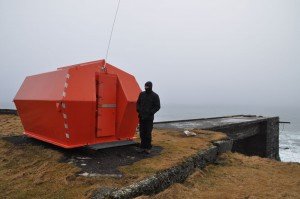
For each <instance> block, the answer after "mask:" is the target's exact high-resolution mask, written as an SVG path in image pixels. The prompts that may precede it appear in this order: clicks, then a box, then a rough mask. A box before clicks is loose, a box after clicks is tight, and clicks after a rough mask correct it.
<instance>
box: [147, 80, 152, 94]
mask: <svg viewBox="0 0 300 199" xmlns="http://www.w3.org/2000/svg"><path fill="white" fill-rule="evenodd" d="M145 86H147V87H148V88H147V89H145V90H146V92H151V91H152V87H153V84H152V82H150V81H148V82H146V83H145Z"/></svg>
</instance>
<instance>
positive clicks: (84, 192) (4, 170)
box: [0, 115, 226, 198]
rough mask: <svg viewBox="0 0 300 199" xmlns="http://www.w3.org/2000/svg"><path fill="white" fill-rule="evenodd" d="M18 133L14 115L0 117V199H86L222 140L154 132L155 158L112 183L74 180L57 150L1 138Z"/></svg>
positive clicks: (206, 135)
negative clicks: (159, 152) (103, 189)
mask: <svg viewBox="0 0 300 199" xmlns="http://www.w3.org/2000/svg"><path fill="white" fill-rule="evenodd" d="M22 132H23V128H22V125H21V122H20V118H19V117H18V116H15V115H0V198H87V197H89V195H90V194H91V192H92V191H93V190H95V189H97V188H100V187H122V186H126V185H129V184H130V183H133V182H136V181H138V180H141V179H143V178H145V177H147V176H150V175H152V174H155V173H156V172H158V171H160V170H164V169H167V168H169V167H171V166H173V165H176V164H178V163H180V162H181V161H183V160H184V159H185V158H186V157H189V156H191V155H193V154H195V153H196V152H198V151H199V150H203V149H205V148H207V147H208V146H210V145H211V142H212V141H215V140H220V139H225V138H226V136H225V135H224V134H222V133H216V132H210V131H197V130H195V132H196V133H197V136H196V137H184V136H183V135H182V133H181V132H175V131H166V130H165V131H164V130H154V132H153V144H154V145H155V146H161V147H162V148H163V150H162V152H161V154H160V155H159V156H154V157H152V158H148V159H142V160H140V161H137V162H135V163H134V164H132V165H127V166H123V167H120V168H119V169H120V171H121V172H123V174H124V177H122V178H121V179H116V178H109V177H95V178H87V177H82V176H78V175H77V173H78V172H79V171H80V169H79V168H78V167H76V166H74V165H73V164H68V163H63V162H60V159H61V158H62V157H63V155H64V154H63V153H62V152H61V151H59V150H53V149H51V148H49V147H43V146H42V145H32V144H30V143H22V144H17V145H16V144H13V143H11V142H9V141H7V140H6V139H4V138H5V137H10V136H16V135H21V134H22Z"/></svg>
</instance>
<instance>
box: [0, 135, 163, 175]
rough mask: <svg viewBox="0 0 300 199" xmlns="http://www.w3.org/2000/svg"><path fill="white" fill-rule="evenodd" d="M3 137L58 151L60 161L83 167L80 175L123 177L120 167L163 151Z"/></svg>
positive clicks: (16, 144) (20, 143)
mask: <svg viewBox="0 0 300 199" xmlns="http://www.w3.org/2000/svg"><path fill="white" fill-rule="evenodd" d="M1 139H3V140H5V141H7V142H10V143H12V144H14V145H15V146H16V147H26V146H28V145H32V146H40V147H43V148H46V149H49V150H55V151H58V152H59V153H61V154H62V155H63V157H62V158H61V159H60V162H63V163H68V164H73V165H75V166H77V167H79V168H80V169H81V171H80V172H79V173H78V175H82V174H83V175H87V174H93V175H94V174H101V175H108V176H110V175H111V176H115V177H122V173H121V172H120V171H119V170H118V167H120V166H125V165H131V164H133V163H135V162H137V161H139V160H142V159H145V158H151V157H154V156H157V155H159V154H160V153H161V151H162V147H159V146H154V147H153V148H152V152H151V154H150V155H147V154H144V153H139V147H138V144H134V145H127V146H120V147H113V148H106V149H100V150H93V149H89V148H87V147H81V148H76V149H63V148H60V147H57V146H55V145H51V144H48V143H45V142H42V141H39V140H36V139H33V138H29V137H26V136H23V135H22V136H8V137H2V138H1Z"/></svg>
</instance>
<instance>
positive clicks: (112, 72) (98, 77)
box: [14, 60, 141, 148]
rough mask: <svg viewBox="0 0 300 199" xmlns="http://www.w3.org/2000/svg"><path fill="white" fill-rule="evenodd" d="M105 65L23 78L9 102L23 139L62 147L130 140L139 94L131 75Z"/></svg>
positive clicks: (75, 68) (84, 65)
mask: <svg viewBox="0 0 300 199" xmlns="http://www.w3.org/2000/svg"><path fill="white" fill-rule="evenodd" d="M104 63H105V62H104V60H99V61H94V62H88V63H83V64H77V65H73V66H67V67H62V68H58V69H57V70H56V71H54V72H48V73H43V74H39V75H33V76H29V77H27V78H26V79H25V80H24V82H23V84H22V86H21V88H20V89H19V91H18V93H17V94H16V96H15V98H14V103H15V105H16V107H17V110H18V114H19V116H20V118H21V121H22V124H23V127H24V130H25V132H24V134H26V135H28V136H30V137H33V138H36V139H39V140H42V141H45V142H48V143H52V144H54V145H57V146H60V147H64V148H74V147H81V146H86V145H91V146H92V145H96V144H109V143H121V142H126V141H130V140H132V139H133V137H134V134H135V130H136V127H137V124H138V116H137V112H136V101H137V98H138V95H139V93H140V92H141V89H140V87H139V86H138V83H137V81H136V80H135V78H134V76H132V75H130V74H128V73H126V72H124V71H122V70H120V69H118V68H117V67H115V66H112V65H110V64H106V68H107V70H106V71H102V70H101V69H100V68H101V67H102V66H103V65H104Z"/></svg>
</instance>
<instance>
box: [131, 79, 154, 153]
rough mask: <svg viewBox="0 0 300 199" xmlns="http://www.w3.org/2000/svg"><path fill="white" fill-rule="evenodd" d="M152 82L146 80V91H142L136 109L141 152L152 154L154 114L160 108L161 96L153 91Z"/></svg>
mask: <svg viewBox="0 0 300 199" xmlns="http://www.w3.org/2000/svg"><path fill="white" fill-rule="evenodd" d="M152 86H153V85H152V82H146V84H145V91H143V92H141V93H140V95H139V98H138V101H137V106H136V110H137V112H138V114H139V120H140V137H141V146H140V147H141V149H142V151H141V152H145V153H147V154H150V152H151V148H152V145H151V141H152V135H151V134H152V129H153V120H154V114H155V113H156V112H157V111H158V110H159V109H160V100H159V96H158V95H157V94H156V93H155V92H153V91H152Z"/></svg>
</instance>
